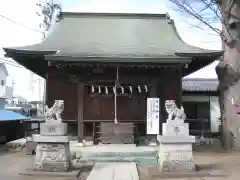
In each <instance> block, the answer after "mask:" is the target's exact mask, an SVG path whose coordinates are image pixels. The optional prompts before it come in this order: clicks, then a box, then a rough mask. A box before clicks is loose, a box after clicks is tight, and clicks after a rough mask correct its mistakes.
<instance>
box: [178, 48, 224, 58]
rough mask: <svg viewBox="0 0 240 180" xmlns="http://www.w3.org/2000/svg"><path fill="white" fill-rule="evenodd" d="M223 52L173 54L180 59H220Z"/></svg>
mask: <svg viewBox="0 0 240 180" xmlns="http://www.w3.org/2000/svg"><path fill="white" fill-rule="evenodd" d="M223 53H224V51H210V50H209V51H206V52H175V53H174V54H175V55H176V56H180V57H211V56H212V57H214V58H215V57H220V56H222V55H223Z"/></svg>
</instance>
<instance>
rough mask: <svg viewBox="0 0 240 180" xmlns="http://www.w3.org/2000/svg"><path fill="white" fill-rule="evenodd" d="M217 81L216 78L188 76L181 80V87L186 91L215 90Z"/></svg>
mask: <svg viewBox="0 0 240 180" xmlns="http://www.w3.org/2000/svg"><path fill="white" fill-rule="evenodd" d="M218 83H219V82H218V79H202V78H194V79H193V78H188V79H183V80H182V89H183V91H188V92H216V91H217V89H218Z"/></svg>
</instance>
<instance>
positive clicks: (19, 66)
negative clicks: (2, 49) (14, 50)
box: [0, 57, 25, 68]
mask: <svg viewBox="0 0 240 180" xmlns="http://www.w3.org/2000/svg"><path fill="white" fill-rule="evenodd" d="M0 61H2V62H4V63H6V64H8V65H11V66H15V67H18V68H25V67H24V66H21V65H20V64H18V63H14V62H12V61H9V60H7V59H4V58H1V57H0Z"/></svg>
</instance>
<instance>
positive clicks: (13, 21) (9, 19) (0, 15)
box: [0, 14, 44, 33]
mask: <svg viewBox="0 0 240 180" xmlns="http://www.w3.org/2000/svg"><path fill="white" fill-rule="evenodd" d="M0 17H2V18H4V19H6V20H8V21H10V22H12V23H14V24H17V25H20V26H23V27H25V28H27V29H30V30H32V31H35V32H38V33H44V32H42V31H39V30H36V29H33V28H31V27H29V26H27V25H25V24H22V23H20V22H17V21H15V20H13V19H11V18H8V17H6V16H4V15H2V14H0Z"/></svg>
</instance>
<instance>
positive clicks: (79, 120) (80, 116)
mask: <svg viewBox="0 0 240 180" xmlns="http://www.w3.org/2000/svg"><path fill="white" fill-rule="evenodd" d="M77 88H78V118H77V124H78V142H79V143H82V142H83V97H84V84H83V83H81V82H78V83H77Z"/></svg>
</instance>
